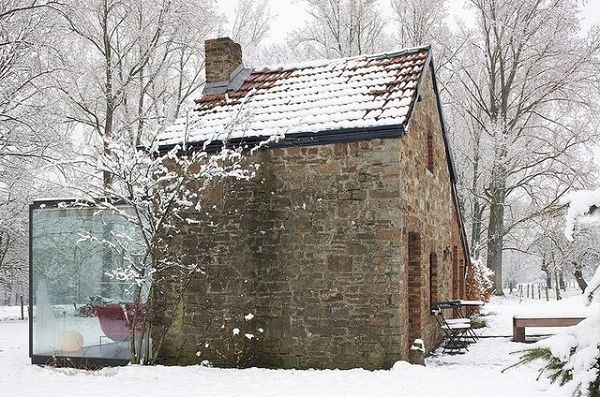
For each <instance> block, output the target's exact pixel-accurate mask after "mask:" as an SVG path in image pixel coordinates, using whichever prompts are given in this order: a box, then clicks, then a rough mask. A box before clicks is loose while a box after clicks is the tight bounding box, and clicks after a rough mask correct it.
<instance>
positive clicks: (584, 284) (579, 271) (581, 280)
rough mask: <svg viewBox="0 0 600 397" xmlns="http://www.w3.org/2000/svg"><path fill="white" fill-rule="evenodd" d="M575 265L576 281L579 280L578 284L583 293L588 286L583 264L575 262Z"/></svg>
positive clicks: (574, 274)
mask: <svg viewBox="0 0 600 397" xmlns="http://www.w3.org/2000/svg"><path fill="white" fill-rule="evenodd" d="M573 267H574V268H575V271H573V276H574V277H575V281H577V286H579V289H581V292H582V293H583V292H585V289H586V288H587V286H588V284H587V282H586V281H585V279H584V278H583V271H582V269H581V264H580V263H577V262H573Z"/></svg>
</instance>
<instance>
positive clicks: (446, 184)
mask: <svg viewBox="0 0 600 397" xmlns="http://www.w3.org/2000/svg"><path fill="white" fill-rule="evenodd" d="M205 50H206V81H207V83H206V88H205V90H204V92H203V95H202V97H201V98H199V99H198V100H196V104H197V107H196V109H195V112H194V115H193V116H192V117H191V118H188V119H187V120H179V121H178V122H177V123H175V125H173V126H172V127H171V128H169V129H168V130H166V131H165V132H163V133H162V134H161V135H160V138H159V139H160V143H161V148H162V149H163V150H167V149H169V148H171V147H173V146H174V145H177V144H181V143H184V142H185V143H186V144H187V146H188V147H191V148H192V150H194V148H195V147H202V145H203V144H204V143H205V142H206V141H207V140H210V142H211V143H210V144H208V146H207V148H208V149H209V150H211V148H212V149H214V148H217V147H219V145H221V144H222V141H223V140H224V139H225V138H224V134H226V139H227V142H229V144H234V145H235V144H243V145H248V147H251V146H252V145H256V144H257V142H261V141H262V142H264V141H265V140H267V139H268V140H270V141H269V142H268V143H267V144H266V145H264V147H262V148H261V149H259V150H256V151H255V152H254V153H253V154H252V155H251V158H252V161H255V162H257V163H259V164H260V168H259V169H258V171H257V177H256V178H255V179H254V180H252V181H248V182H244V183H239V184H237V185H236V186H234V187H228V188H224V189H222V190H221V191H216V192H215V196H216V197H217V198H218V199H222V200H225V201H226V205H225V206H226V207H227V208H229V209H235V213H236V215H235V216H232V217H231V219H226V220H224V221H222V227H221V230H220V231H218V232H217V233H216V235H215V236H212V237H211V238H212V240H211V249H212V253H211V254H210V259H209V260H210V263H211V265H210V269H209V270H208V271H207V273H206V274H203V275H198V277H197V278H196V279H194V280H193V282H191V283H190V284H189V286H188V288H187V290H186V293H185V295H184V298H183V304H182V309H181V310H180V312H179V313H177V321H176V323H175V325H174V326H173V328H172V330H171V333H170V335H169V338H168V340H167V342H166V345H165V346H164V349H163V354H162V359H163V362H178V363H193V362H198V357H197V355H196V354H197V352H199V351H200V353H199V355H200V359H204V358H206V359H208V360H210V361H212V362H214V363H215V364H217V365H219V364H223V363H222V362H220V357H219V355H218V354H216V353H215V352H211V349H210V348H206V349H205V348H204V347H205V346H216V345H218V344H219V343H222V342H223V341H222V336H223V331H222V328H221V325H222V324H224V323H225V322H226V321H228V320H231V321H233V319H234V318H236V316H238V318H239V316H243V314H246V313H252V314H253V315H254V318H253V322H255V323H256V325H257V327H260V329H261V330H263V331H264V332H263V333H262V334H261V338H260V339H259V340H257V341H255V342H254V344H253V346H252V349H254V350H253V358H252V360H251V362H250V364H252V365H258V366H267V367H284V368H308V367H311V368H351V367H363V368H369V369H377V368H389V367H390V366H391V365H392V364H393V363H394V362H395V361H397V360H400V359H406V358H407V357H408V350H409V345H410V344H411V343H412V341H413V340H414V339H415V338H422V339H424V341H425V345H426V347H427V348H429V349H432V348H434V347H435V346H436V345H437V344H439V342H440V337H441V334H440V331H439V327H438V326H437V323H436V321H435V318H434V317H433V316H432V315H431V310H430V309H431V307H432V306H434V305H435V303H436V301H440V300H445V299H452V298H461V297H462V296H463V294H464V279H465V266H467V265H468V261H469V260H468V254H467V253H468V247H467V243H466V238H465V232H464V228H463V224H462V220H461V214H460V206H459V203H458V197H457V192H456V186H455V183H456V171H455V169H454V164H453V161H452V154H451V150H450V147H449V142H448V137H447V135H446V129H445V127H444V120H443V115H442V109H441V105H440V98H439V93H438V89H437V84H436V77H435V73H434V68H433V60H432V54H431V50H430V48H429V47H419V48H413V49H406V50H401V51H398V52H394V53H385V54H379V55H370V56H358V57H353V58H345V59H332V60H323V61H315V62H307V63H301V64H295V65H284V66H281V67H275V68H264V69H254V70H252V69H248V68H245V67H244V65H243V62H242V51H241V48H240V46H239V45H238V44H236V43H234V42H233V41H232V40H230V39H229V38H220V39H215V40H208V41H206V43H205ZM273 137H275V139H274V138H273ZM227 189H229V190H228V191H227ZM228 193H229V194H228ZM182 227H183V228H184V229H183V230H184V232H183V235H182V238H181V242H182V246H183V249H184V251H185V252H186V255H188V256H189V257H192V258H196V259H197V260H198V262H202V261H206V258H207V254H206V252H205V250H203V249H200V248H199V247H202V246H203V245H202V244H200V242H203V243H205V241H203V239H205V238H206V237H205V234H204V233H203V231H202V228H201V226H198V225H194V224H192V225H183V226H182ZM241 318H242V319H243V317H241ZM228 326H229V325H228Z"/></svg>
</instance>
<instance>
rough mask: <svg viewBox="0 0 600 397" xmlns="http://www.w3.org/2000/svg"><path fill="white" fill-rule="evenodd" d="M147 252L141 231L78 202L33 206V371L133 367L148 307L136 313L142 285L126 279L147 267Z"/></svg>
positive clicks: (31, 270) (30, 247) (31, 266)
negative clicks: (134, 343) (137, 333)
mask: <svg viewBox="0 0 600 397" xmlns="http://www.w3.org/2000/svg"><path fill="white" fill-rule="evenodd" d="M119 208H120V209H121V210H125V211H128V210H129V209H128V208H127V207H126V206H119ZM144 249H145V246H144V244H143V240H142V236H141V232H140V230H139V228H138V227H137V226H136V225H133V224H131V223H129V222H128V221H127V220H126V219H125V218H124V217H123V216H121V215H119V214H117V213H115V212H114V211H110V210H106V209H99V208H97V207H93V206H90V205H87V204H85V203H82V202H78V201H76V200H43V201H36V202H34V203H33V204H32V205H31V206H30V209H29V302H30V305H29V319H30V320H29V355H30V357H31V359H32V363H34V364H48V363H51V364H58V365H61V364H66V365H82V366H94V365H124V364H127V363H128V362H129V355H130V347H129V346H130V334H131V333H130V329H131V324H132V318H133V317H134V316H135V315H136V313H137V322H138V323H140V319H141V318H142V316H143V315H144V314H145V309H146V305H145V301H146V299H145V298H143V299H142V303H141V304H140V306H139V307H137V309H136V307H135V305H134V304H133V296H134V294H135V287H134V283H133V282H132V280H130V279H126V278H121V277H119V276H118V273H119V270H123V269H127V268H128V267H129V266H130V264H131V263H135V264H136V265H138V266H139V264H140V263H141V261H142V260H143V259H142V258H143V254H144ZM144 295H145V294H144V292H142V296H144ZM136 310H137V312H136ZM138 325H139V324H138ZM137 329H138V327H137V326H136V330H137Z"/></svg>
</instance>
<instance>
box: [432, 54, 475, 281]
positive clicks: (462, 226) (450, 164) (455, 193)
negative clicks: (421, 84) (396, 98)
mask: <svg viewBox="0 0 600 397" xmlns="http://www.w3.org/2000/svg"><path fill="white" fill-rule="evenodd" d="M430 67H431V79H432V83H433V92H434V93H435V99H436V102H437V107H438V113H439V118H440V123H441V124H442V135H443V137H444V146H445V147H446V158H447V160H448V161H447V162H448V171H449V172H450V184H451V186H452V198H453V200H454V206H455V208H456V215H457V217H458V223H459V227H460V235H461V240H462V241H463V252H464V256H465V260H466V262H467V264H468V265H470V264H471V253H470V250H469V242H468V240H467V232H466V230H465V224H464V221H463V216H462V211H461V208H460V202H459V199H458V190H457V189H456V180H457V179H456V175H457V174H456V165H455V163H454V156H453V155H452V150H451V148H450V141H449V140H448V129H447V128H446V122H445V119H444V111H443V110H442V100H441V98H440V92H439V89H438V84H437V79H436V77H435V67H434V65H433V58H432V59H431V60H430ZM465 277H466V272H465Z"/></svg>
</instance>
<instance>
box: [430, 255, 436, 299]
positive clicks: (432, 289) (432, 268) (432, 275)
mask: <svg viewBox="0 0 600 397" xmlns="http://www.w3.org/2000/svg"><path fill="white" fill-rule="evenodd" d="M437 301H438V264H437V254H436V253H435V252H432V253H431V254H429V304H430V307H431V308H432V309H433V308H435V307H436V306H437Z"/></svg>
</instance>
